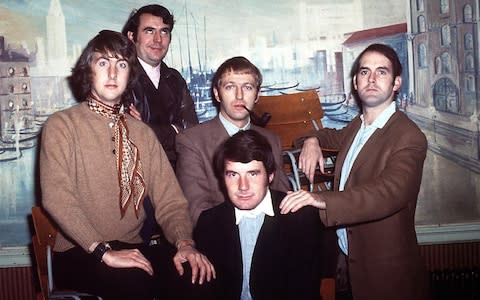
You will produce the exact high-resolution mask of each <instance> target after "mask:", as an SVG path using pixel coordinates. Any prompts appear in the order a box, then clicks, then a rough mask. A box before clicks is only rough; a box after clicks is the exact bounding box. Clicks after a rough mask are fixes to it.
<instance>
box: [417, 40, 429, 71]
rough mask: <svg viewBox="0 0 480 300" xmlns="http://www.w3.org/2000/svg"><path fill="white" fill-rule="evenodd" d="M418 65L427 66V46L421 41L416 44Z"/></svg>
mask: <svg viewBox="0 0 480 300" xmlns="http://www.w3.org/2000/svg"><path fill="white" fill-rule="evenodd" d="M418 66H419V67H420V68H424V67H426V66H427V47H425V44H423V43H421V44H420V45H418Z"/></svg>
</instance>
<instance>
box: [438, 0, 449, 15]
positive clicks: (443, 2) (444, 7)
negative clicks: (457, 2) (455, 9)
mask: <svg viewBox="0 0 480 300" xmlns="http://www.w3.org/2000/svg"><path fill="white" fill-rule="evenodd" d="M448 1H449V0H440V13H442V14H447V13H448V12H449V10H450V7H449V5H448Z"/></svg>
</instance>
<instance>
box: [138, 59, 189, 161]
mask: <svg viewBox="0 0 480 300" xmlns="http://www.w3.org/2000/svg"><path fill="white" fill-rule="evenodd" d="M137 62H138V61H137ZM137 65H138V69H139V72H140V75H139V78H138V81H137V83H136V84H135V86H134V89H133V97H134V99H133V101H134V104H135V107H136V108H137V109H138V111H139V112H140V114H141V116H142V120H143V121H144V122H145V123H147V124H148V125H149V126H150V127H151V128H152V129H153V131H154V132H155V134H156V135H157V137H158V139H159V141H160V143H161V144H162V146H163V149H164V150H165V153H166V154H167V157H168V159H169V160H170V163H172V166H173V167H175V160H176V156H175V136H176V135H177V133H176V131H175V130H174V129H173V128H172V126H171V124H173V125H175V126H176V127H177V128H178V129H179V130H182V129H184V128H188V127H192V126H193V125H196V124H198V118H197V114H196V112H195V107H194V104H193V100H192V97H191V96H190V92H189V91H188V88H187V84H186V83H185V80H184V79H183V77H182V75H180V73H179V72H178V71H177V70H175V69H172V68H169V67H168V66H167V65H166V64H165V63H163V62H162V63H161V66H160V82H159V84H158V89H156V88H155V86H154V85H153V83H152V81H151V80H150V78H149V77H148V75H147V73H146V72H145V70H144V69H143V67H142V66H141V65H140V62H138V64H137Z"/></svg>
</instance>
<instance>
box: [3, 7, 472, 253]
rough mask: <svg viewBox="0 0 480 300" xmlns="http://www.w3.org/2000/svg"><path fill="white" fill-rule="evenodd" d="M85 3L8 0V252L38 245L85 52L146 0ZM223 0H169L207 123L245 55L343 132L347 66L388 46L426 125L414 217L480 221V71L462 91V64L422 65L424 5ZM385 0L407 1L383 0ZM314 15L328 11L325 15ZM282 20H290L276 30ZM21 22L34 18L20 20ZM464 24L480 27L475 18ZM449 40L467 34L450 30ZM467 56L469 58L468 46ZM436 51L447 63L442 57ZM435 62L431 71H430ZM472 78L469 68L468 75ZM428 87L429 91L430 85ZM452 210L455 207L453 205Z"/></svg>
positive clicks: (268, 91)
mask: <svg viewBox="0 0 480 300" xmlns="http://www.w3.org/2000/svg"><path fill="white" fill-rule="evenodd" d="M425 1H427V0H425ZM477 1H478V0H477ZM85 2H88V3H85V4H84V5H82V7H83V6H85V7H86V8H85V9H84V10H85V11H82V12H79V10H83V8H82V9H80V8H79V7H78V3H76V2H75V1H73V0H37V1H33V0H32V1H30V0H24V1H15V0H6V2H3V1H2V3H0V189H1V191H0V248H2V247H12V246H24V245H27V244H29V243H30V231H29V225H28V221H27V217H28V215H29V214H30V210H31V207H32V205H35V204H36V203H37V202H36V201H38V199H39V186H38V170H37V167H38V166H37V155H38V153H37V152H38V146H39V144H38V143H39V140H38V139H39V134H40V132H41V128H42V125H43V123H44V122H45V121H46V120H47V118H48V117H49V116H50V115H51V114H52V113H54V112H56V111H58V110H62V109H65V108H68V107H70V106H72V105H74V104H76V103H77V102H76V100H75V99H74V98H73V96H72V94H71V92H70V90H69V87H68V84H67V81H66V77H67V76H68V75H69V73H70V69H71V67H72V66H73V64H74V63H75V61H76V59H77V58H78V56H79V54H80V52H81V49H82V48H83V47H84V46H85V45H86V42H87V41H88V40H89V39H90V38H91V37H93V36H94V35H95V34H96V33H97V32H98V31H100V30H101V29H104V28H109V29H113V30H118V31H120V30H121V27H122V26H123V22H124V21H125V20H126V19H127V18H128V15H129V13H130V10H131V9H132V8H134V7H139V6H141V5H144V4H148V3H149V2H146V1H130V0H129V1H122V5H121V6H122V7H121V8H118V7H116V6H118V5H112V4H113V3H116V2H118V1H103V2H101V3H97V2H96V1H90V0H87V1H85ZM139 2H142V3H139ZM217 2H218V1H214V0H208V1H205V2H204V3H202V4H197V3H195V4H194V3H190V2H187V1H185V2H184V3H181V1H179V2H173V1H165V3H162V5H165V6H166V7H167V8H169V9H170V10H171V11H172V12H173V13H174V15H175V19H176V23H175V27H174V30H173V35H172V43H171V45H170V50H169V53H168V55H167V57H166V58H165V63H167V65H169V66H171V67H174V68H176V69H177V70H179V71H180V73H181V74H182V76H183V77H184V78H185V80H186V82H187V85H188V88H189V90H190V93H191V95H192V98H193V100H194V104H195V109H196V112H197V115H198V117H199V120H200V122H203V121H205V120H209V119H211V118H212V117H214V116H215V115H216V114H217V111H216V109H215V106H214V105H213V103H212V97H211V94H210V90H211V79H212V77H213V75H214V73H215V68H216V66H218V65H219V64H220V63H221V62H223V61H224V60H225V59H226V58H229V57H232V56H237V55H243V56H246V57H247V58H249V59H250V60H251V61H252V62H253V63H255V64H256V65H257V66H258V67H259V68H260V70H261V71H262V74H263V76H264V81H263V84H262V87H261V93H262V95H275V94H282V93H295V92H299V91H305V90H315V91H316V92H317V94H318V96H319V105H321V106H322V108H323V110H324V114H325V117H324V118H323V119H322V123H323V126H324V127H330V128H342V127H343V126H345V125H346V124H347V123H348V122H349V121H350V120H351V119H352V118H353V117H354V116H356V115H357V114H358V113H359V109H358V107H357V105H356V104H355V101H354V100H353V98H352V96H351V92H350V78H349V75H350V74H349V72H350V68H351V65H352V64H353V61H354V59H355V58H356V56H357V55H358V53H360V52H361V50H363V48H365V47H366V45H368V43H371V42H382V43H387V44H389V45H391V46H392V47H394V48H395V50H396V51H397V53H398V54H399V57H400V59H401V61H402V65H404V73H403V75H402V83H403V84H402V88H401V90H400V92H399V95H398V99H397V107H398V108H399V109H400V110H402V111H404V112H406V113H407V114H408V115H409V117H411V118H412V120H414V121H415V122H416V123H417V124H418V126H419V127H420V128H421V129H422V131H424V133H425V135H426V136H427V139H428V141H429V151H428V155H427V160H426V162H425V168H424V173H423V178H424V180H423V183H422V188H421V191H420V196H419V204H418V209H417V216H416V221H417V224H419V225H431V224H449V223H465V222H479V220H480V154H479V145H480V136H479V112H478V109H479V107H480V105H479V101H480V99H479V92H478V87H479V84H480V83H479V82H478V80H479V79H478V78H476V79H475V78H474V83H473V91H470V93H468V92H466V93H464V92H462V90H463V89H460V88H459V85H461V84H463V80H462V78H461V77H462V76H463V75H465V74H461V73H460V72H459V71H458V72H457V75H456V76H457V77H455V76H450V75H449V74H447V75H446V76H445V73H442V71H440V73H435V72H436V71H435V70H436V69H437V68H436V65H435V64H434V63H433V64H430V65H431V66H428V64H427V67H421V68H418V66H417V65H416V63H415V62H416V61H418V58H417V57H415V59H414V58H413V57H414V55H417V54H418V53H422V52H419V51H417V49H422V47H421V45H424V44H427V43H425V42H422V41H427V40H428V39H430V38H431V37H429V36H428V35H427V33H428V32H423V33H425V34H422V31H421V30H419V29H421V28H420V27H419V26H420V25H421V24H417V22H419V21H418V20H421V18H419V17H418V16H419V15H422V11H421V10H418V8H417V7H415V6H414V5H413V6H410V10H411V12H410V16H406V15H405V11H406V8H405V9H404V10H402V9H403V8H404V7H403V6H405V4H401V5H403V6H401V7H399V8H402V9H398V12H397V14H398V15H395V14H393V15H392V16H389V17H390V19H382V18H380V19H378V20H377V21H375V22H376V23H370V22H373V21H370V20H371V15H373V14H375V13H378V12H375V11H371V8H372V4H373V3H376V2H375V1H370V0H340V1H336V2H335V3H333V2H332V1H325V0H323V1H320V0H319V1H312V2H313V3H311V2H309V3H304V2H299V3H298V2H297V1H294V0H287V1H282V2H281V4H279V7H278V12H276V13H273V12H271V9H269V6H271V5H272V3H273V2H272V1H270V0H268V1H266V3H263V4H259V7H257V8H256V9H257V10H255V11H252V12H250V11H249V10H250V9H251V7H252V6H251V3H250V2H252V3H253V1H251V0H248V1H246V3H244V4H239V5H240V6H241V7H239V9H238V12H239V13H238V14H233V13H232V12H231V10H232V8H229V7H226V4H223V3H222V4H219V3H217ZM411 2H412V3H416V2H418V1H411ZM89 3H90V4H91V5H90V4H89ZM385 5H390V6H398V5H399V4H398V1H386V4H385ZM93 6H98V11H99V12H102V11H107V9H108V11H109V14H111V15H112V16H115V18H113V17H112V18H109V19H108V20H105V21H104V22H102V21H101V20H100V21H98V20H99V19H101V17H99V16H97V15H96V14H97V12H94V13H93V15H92V16H91V17H90V18H92V19H94V18H95V16H97V18H96V21H93V20H92V19H88V20H90V21H92V22H91V24H90V23H88V22H87V23H88V25H86V26H83V22H84V20H82V18H81V16H82V14H85V15H87V14H90V10H89V9H87V8H88V7H90V8H91V7H93ZM112 6H115V7H114V8H112ZM214 6H215V7H216V8H215V9H217V10H218V11H220V12H224V14H221V15H222V16H223V17H219V16H218V14H216V15H213V14H212V13H209V11H211V8H212V7H214ZM378 9H382V5H379V7H378ZM383 9H384V7H383ZM452 9H453V8H452ZM291 11H294V12H295V13H294V14H292V13H291ZM394 11H397V10H394ZM27 12H31V13H27ZM392 13H393V12H392ZM467 13H468V12H467ZM30 14H33V15H30ZM252 14H257V15H262V14H264V15H265V20H266V21H265V22H266V24H265V26H263V25H262V23H261V22H260V21H257V22H252V24H250V25H245V28H244V29H242V28H240V27H241V26H239V27H238V28H237V27H236V26H234V25H227V27H228V26H232V29H231V30H232V37H228V36H227V37H225V36H224V35H225V30H226V29H225V30H224V29H223V27H224V26H226V25H225V24H236V22H237V23H239V22H242V20H244V19H248V18H252ZM312 15H315V16H323V18H322V19H321V20H317V19H318V18H312ZM227 17H230V19H228V18H227ZM385 18H386V17H385ZM27 20H28V21H27ZM275 20H277V21H275ZM278 20H280V21H278ZM309 20H310V21H309ZM275 22H281V23H282V24H281V26H277V24H276V23H275ZM21 23H26V25H22V26H20V25H19V24H21ZM285 23H286V24H285ZM291 24H295V25H296V26H295V27H296V28H297V29H296V30H295V31H292V30H290V29H289V28H290V27H292V26H291ZM407 24H408V26H407ZM467 25H471V26H470V27H471V28H472V31H474V30H477V32H479V31H478V29H479V28H478V24H476V23H475V24H467ZM12 28H16V30H13V29H12ZM29 28H33V30H30V31H29V32H28V34H21V33H19V30H20V32H23V31H22V30H29ZM427 28H428V26H427ZM465 28H469V27H468V26H465ZM242 30H246V31H247V32H243V31H242ZM249 30H250V31H251V32H250V33H249ZM465 31H467V29H465ZM227 32H228V30H227ZM222 34H223V35H222ZM458 35H459V33H458ZM451 37H452V39H455V38H458V39H461V38H463V36H455V35H453V34H452V35H451ZM477 39H478V37H477V38H476V37H474V38H473V43H474V45H476V47H477V49H478V45H479V41H478V40H477ZM432 44H434V43H432V42H430V43H429V45H432ZM462 45H463V43H462ZM474 47H475V46H474ZM434 52H435V51H427V54H428V55H433V57H430V60H428V57H427V58H425V59H426V60H427V61H432V62H436V61H437V60H436V57H435V56H434V55H435V54H434ZM452 52H455V53H458V55H460V53H462V52H460V51H453V50H452ZM465 53H466V54H465V55H467V56H468V53H469V52H468V49H466V50H465ZM428 55H427V56H428ZM439 57H440V65H441V64H442V60H441V59H442V58H441V57H442V56H441V55H440V56H439ZM474 62H475V63H474V66H478V65H479V63H478V56H476V57H474ZM447 66H448V65H447ZM447 66H446V67H447ZM450 67H451V69H452V70H457V69H458V70H460V69H464V68H460V67H459V66H455V65H454V66H450ZM429 68H431V69H432V70H433V71H431V72H425V71H426V69H429ZM475 68H478V67H474V70H473V71H472V74H479V70H476V69H475ZM442 70H446V68H444V69H442ZM452 73H454V72H452ZM467 73H468V72H467ZM413 74H416V75H415V76H414V75H413ZM417 74H420V75H417ZM427 74H433V75H429V76H430V77H429V76H427ZM442 74H443V75H444V76H441V75H442ZM469 74H470V73H468V74H466V75H465V76H466V78H467V79H468V78H470V77H468V76H469ZM445 79H448V80H450V81H445ZM442 80H443V81H442ZM442 83H444V84H443V85H442ZM424 86H427V87H428V89H429V90H430V91H429V92H428V91H425V90H427V89H426V88H423V87H424ZM452 187H455V189H453V188H452ZM451 199H461V201H450V200H451ZM452 211H455V213H454V214H452V213H446V212H452Z"/></svg>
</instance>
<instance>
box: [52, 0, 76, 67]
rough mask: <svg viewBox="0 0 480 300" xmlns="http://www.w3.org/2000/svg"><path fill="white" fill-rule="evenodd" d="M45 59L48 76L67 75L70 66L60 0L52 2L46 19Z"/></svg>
mask: <svg viewBox="0 0 480 300" xmlns="http://www.w3.org/2000/svg"><path fill="white" fill-rule="evenodd" d="M46 21H47V22H46V31H47V32H46V33H47V58H48V65H49V71H48V73H49V74H50V75H67V74H68V73H69V68H70V64H69V62H68V59H67V37H66V33H65V16H64V15H63V11H62V6H61V5H60V0H52V1H51V2H50V9H49V11H48V15H47V18H46Z"/></svg>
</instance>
